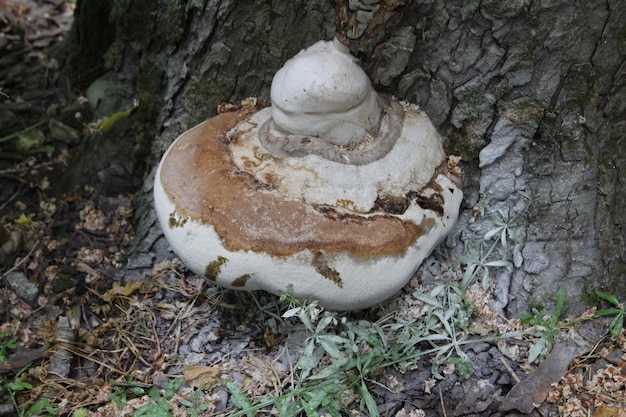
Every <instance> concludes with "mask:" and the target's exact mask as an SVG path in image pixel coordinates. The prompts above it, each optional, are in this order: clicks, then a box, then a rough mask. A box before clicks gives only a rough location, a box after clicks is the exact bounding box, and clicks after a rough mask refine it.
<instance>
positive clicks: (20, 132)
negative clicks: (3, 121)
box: [0, 119, 47, 143]
mask: <svg viewBox="0 0 626 417" xmlns="http://www.w3.org/2000/svg"><path fill="white" fill-rule="evenodd" d="M46 121H47V119H43V120H40V121H38V122H37V123H35V124H34V125H30V126H28V127H27V128H26V129H22V130H20V131H19V132H14V133H11V134H10V135H7V136H4V137H1V138H0V143H2V142H7V141H10V140H11V139H13V138H15V137H17V136H19V135H21V134H24V133H26V132H28V131H29V130H33V129H34V128H36V127H38V126H41V125H42V124H44V123H46Z"/></svg>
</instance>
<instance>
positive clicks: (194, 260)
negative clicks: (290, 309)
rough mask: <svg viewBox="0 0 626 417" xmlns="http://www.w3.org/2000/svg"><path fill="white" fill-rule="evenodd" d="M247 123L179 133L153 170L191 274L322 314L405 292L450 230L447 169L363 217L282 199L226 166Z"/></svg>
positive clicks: (453, 206)
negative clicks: (302, 302)
mask: <svg viewBox="0 0 626 417" xmlns="http://www.w3.org/2000/svg"><path fill="white" fill-rule="evenodd" d="M249 117H250V112H249V111H247V110H245V109H244V110H239V111H236V112H231V113H225V114H221V115H219V116H217V117H215V118H213V119H210V120H208V121H206V122H204V123H203V124H201V125H199V126H197V127H195V128H193V129H191V130H189V131H187V132H185V133H184V134H183V135H181V136H180V137H179V138H178V139H177V140H176V141H175V142H174V143H173V144H172V146H171V147H170V149H169V150H168V152H167V154H166V155H165V157H164V158H163V160H162V161H161V164H160V165H159V168H158V171H157V176H156V181H155V191H154V193H155V208H156V211H157V215H158V217H159V219H160V222H161V226H162V228H163V231H164V233H165V236H166V238H167V239H168V241H169V242H170V244H171V246H172V248H173V249H174V251H175V252H176V253H177V254H178V256H179V257H180V258H181V260H182V261H183V262H184V263H185V264H186V265H187V266H188V267H189V268H190V269H191V270H192V271H194V272H195V273H197V274H199V275H203V276H205V277H207V278H208V279H210V280H212V281H214V282H216V283H217V284H219V285H222V286H225V287H229V288H236V289H249V290H256V289H264V290H267V291H270V292H272V293H275V294H279V293H281V292H284V291H286V290H287V289H288V288H289V286H290V285H291V286H293V291H294V292H293V294H294V296H296V297H301V298H305V297H312V298H316V299H318V300H320V304H321V305H323V306H325V307H327V308H332V309H340V310H351V309H360V308H366V307H369V306H372V305H375V304H377V303H379V302H381V301H383V300H385V299H386V298H388V297H390V296H391V295H393V294H394V293H395V292H397V291H398V290H399V289H400V288H402V286H404V285H405V284H406V282H407V281H408V280H409V279H410V278H411V276H412V275H413V273H414V272H415V270H416V269H417V267H418V266H419V265H420V264H421V262H422V260H423V259H424V258H425V257H427V256H428V255H429V254H430V253H431V251H432V250H433V248H434V247H435V246H436V245H437V244H438V243H439V241H440V240H441V239H442V238H443V237H444V236H445V235H446V234H447V233H448V232H449V231H450V229H451V228H452V227H453V225H454V224H455V222H456V219H457V216H458V210H459V206H460V203H461V200H462V192H461V190H460V185H459V184H458V182H457V181H456V180H455V179H454V177H453V176H452V175H450V174H448V173H447V170H446V163H445V161H442V163H441V164H440V166H439V167H438V169H437V172H436V173H434V174H433V177H432V179H431V181H430V182H429V183H428V184H427V185H425V186H422V187H421V189H419V190H418V189H414V190H408V191H412V192H407V195H406V196H404V197H403V198H398V199H397V200H398V201H395V200H393V199H392V201H389V202H388V203H389V206H385V203H384V202H383V203H382V205H381V206H379V207H375V208H372V210H371V212H370V213H367V214H363V213H359V212H358V211H351V210H349V209H346V208H344V207H335V206H328V205H315V204H308V203H307V202H305V201H303V200H302V199H298V198H294V197H293V196H285V195H284V194H282V193H281V192H280V191H279V190H277V189H275V188H273V187H271V186H268V185H267V184H265V183H263V182H262V181H260V180H259V179H258V178H256V177H255V176H254V175H253V174H251V173H249V172H247V171H246V170H244V169H240V168H238V167H237V166H236V165H235V164H234V162H233V160H232V153H231V146H232V145H233V144H236V143H238V141H239V140H240V139H241V138H242V137H243V136H245V134H246V133H247V132H249V128H250V123H249V122H247V121H246V120H247V119H248V118H249ZM411 117H414V116H411ZM421 117H424V118H425V117H426V116H425V115H423V114H422V116H421ZM238 123H239V125H238V128H237V129H235V130H233V127H234V126H236V125H237V124H238ZM407 133H411V132H407ZM435 133H436V132H435ZM399 140H400V139H399ZM268 158H269V157H268ZM306 158H319V157H317V156H315V155H313V156H309V157H305V159H306ZM291 159H298V158H291ZM250 163H251V164H252V165H253V164H255V163H257V161H250ZM337 165H339V166H344V167H345V166H346V165H343V164H339V163H337ZM396 168H397V169H399V170H402V167H396ZM342 192H343V191H342V190H338V193H340V194H341V193H342ZM396 203H397V206H394V204H396ZM345 204H346V205H347V206H350V204H349V202H345ZM400 206H401V207H400ZM398 207H400V208H398ZM389 211H395V212H397V213H396V214H394V213H390V212H389Z"/></svg>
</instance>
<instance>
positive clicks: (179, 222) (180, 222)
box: [167, 211, 187, 229]
mask: <svg viewBox="0 0 626 417" xmlns="http://www.w3.org/2000/svg"><path fill="white" fill-rule="evenodd" d="M185 223H187V219H186V218H182V217H180V218H178V219H177V218H176V211H173V212H171V213H170V217H169V219H168V221H167V224H168V225H169V227H170V229H173V228H175V227H182V226H184V225H185Z"/></svg>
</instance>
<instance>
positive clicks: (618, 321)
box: [594, 290, 626, 338]
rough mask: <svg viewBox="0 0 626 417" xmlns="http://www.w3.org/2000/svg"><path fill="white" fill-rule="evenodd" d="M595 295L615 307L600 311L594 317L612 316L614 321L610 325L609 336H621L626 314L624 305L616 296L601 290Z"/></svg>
mask: <svg viewBox="0 0 626 417" xmlns="http://www.w3.org/2000/svg"><path fill="white" fill-rule="evenodd" d="M594 293H595V294H596V295H597V296H598V297H599V298H601V299H602V300H604V301H607V302H609V303H610V304H612V305H613V306H614V307H613V308H609V309H606V310H598V311H596V312H595V314H594V317H604V316H612V315H615V317H613V320H611V323H609V334H610V335H611V337H613V338H615V337H617V335H619V334H620V333H621V331H622V329H623V328H624V313H625V312H626V307H624V304H623V303H620V302H619V300H618V299H617V297H615V296H614V295H610V294H606V293H603V292H602V291H600V290H595V291H594Z"/></svg>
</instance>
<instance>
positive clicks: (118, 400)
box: [109, 375, 146, 409]
mask: <svg viewBox="0 0 626 417" xmlns="http://www.w3.org/2000/svg"><path fill="white" fill-rule="evenodd" d="M125 379H126V382H127V383H129V384H132V382H133V380H134V378H133V377H132V375H126V376H125ZM112 389H113V391H112V392H111V393H109V401H113V402H114V403H115V404H117V406H118V407H119V408H120V409H124V407H126V403H127V400H128V398H127V392H130V393H131V394H133V395H135V396H141V395H144V394H145V393H146V391H145V390H144V389H143V388H141V387H139V386H134V385H130V386H128V385H124V386H121V385H115V384H112Z"/></svg>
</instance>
